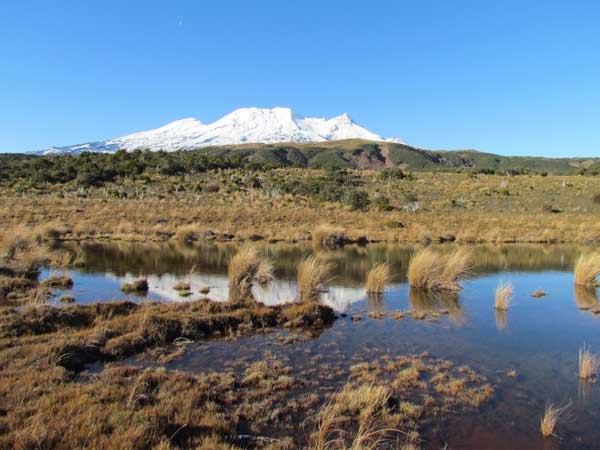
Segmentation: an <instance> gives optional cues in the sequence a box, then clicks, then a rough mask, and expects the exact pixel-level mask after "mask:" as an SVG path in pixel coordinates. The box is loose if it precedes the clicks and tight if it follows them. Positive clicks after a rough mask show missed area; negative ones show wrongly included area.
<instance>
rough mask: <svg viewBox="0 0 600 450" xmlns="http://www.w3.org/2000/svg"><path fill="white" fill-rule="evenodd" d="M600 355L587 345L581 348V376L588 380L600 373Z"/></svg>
mask: <svg viewBox="0 0 600 450" xmlns="http://www.w3.org/2000/svg"><path fill="white" fill-rule="evenodd" d="M599 368H600V357H598V355H595V354H593V353H592V352H591V350H590V349H589V348H588V347H586V346H585V345H584V346H583V347H581V348H580V349H579V378H581V379H582V380H588V379H590V378H592V377H594V376H596V374H597V373H598V369H599Z"/></svg>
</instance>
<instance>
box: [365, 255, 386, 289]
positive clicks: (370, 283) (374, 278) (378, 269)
mask: <svg viewBox="0 0 600 450" xmlns="http://www.w3.org/2000/svg"><path fill="white" fill-rule="evenodd" d="M390 277H391V267H390V265H389V264H388V263H382V264H376V265H375V266H373V268H372V269H371V270H370V271H369V273H368V274H367V292H368V293H369V294H382V293H383V291H384V289H385V286H386V284H388V283H389V281H390Z"/></svg>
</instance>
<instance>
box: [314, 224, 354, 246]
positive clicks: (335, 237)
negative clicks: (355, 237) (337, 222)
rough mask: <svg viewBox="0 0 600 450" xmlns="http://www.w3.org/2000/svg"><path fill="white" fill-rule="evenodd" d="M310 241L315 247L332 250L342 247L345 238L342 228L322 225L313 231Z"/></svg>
mask: <svg viewBox="0 0 600 450" xmlns="http://www.w3.org/2000/svg"><path fill="white" fill-rule="evenodd" d="M312 240H313V243H314V244H315V245H316V246H317V247H322V248H325V249H334V248H337V247H340V246H341V245H343V244H344V243H345V242H346V240H347V237H346V232H345V231H344V229H343V228H340V227H336V226H333V225H327V224H323V225H319V226H317V227H315V228H314V229H313V231H312Z"/></svg>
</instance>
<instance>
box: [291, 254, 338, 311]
mask: <svg viewBox="0 0 600 450" xmlns="http://www.w3.org/2000/svg"><path fill="white" fill-rule="evenodd" d="M331 270H332V265H331V263H328V262H325V261H323V260H322V259H319V258H316V257H314V256H308V257H306V258H303V259H302V260H301V261H300V263H299V264H298V289H299V291H300V301H303V302H305V301H309V300H314V299H315V298H316V297H317V296H318V295H319V292H322V291H323V288H324V284H325V283H326V282H327V279H328V277H329V273H330V272H331Z"/></svg>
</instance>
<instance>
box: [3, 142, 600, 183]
mask: <svg viewBox="0 0 600 450" xmlns="http://www.w3.org/2000/svg"><path fill="white" fill-rule="evenodd" d="M277 167H297V168H314V169H366V170H383V169H387V168H401V169H403V170H408V171H415V172H419V171H428V172H435V171H439V172H450V171H457V170H467V171H473V172H480V173H511V174H528V173H531V174H554V175H573V174H577V173H581V172H582V171H584V172H586V173H588V174H595V173H600V158H537V157H535V158H534V157H526V156H501V155H494V154H491V153H483V152H478V151H475V150H453V151H449V150H424V149H419V148H415V147H411V146H409V145H406V144H401V143H395V142H382V141H367V140H361V139H348V140H336V141H331V142H310V143H274V144H243V145H227V146H214V147H201V148H196V149H189V150H179V151H171V152H163V151H156V150H149V149H139V148H138V149H136V150H133V151H125V150H120V151H117V152H115V153H101V152H83V153H79V154H51V155H44V156H40V155H37V156H36V155H33V154H3V155H2V154H0V181H2V182H4V183H11V182H14V181H16V180H19V179H21V180H24V179H34V180H38V181H50V182H55V183H61V182H67V181H70V180H73V179H75V178H77V179H80V180H81V179H83V180H87V181H86V183H88V184H90V183H91V184H95V183H101V182H104V181H107V180H112V179H114V178H116V177H119V176H121V177H127V176H132V175H133V176H137V175H140V174H141V173H143V172H147V171H150V172H159V173H162V174H165V175H176V174H183V173H187V172H201V171H206V170H210V169H227V168H262V169H269V168H277ZM84 184H85V183H84Z"/></svg>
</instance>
